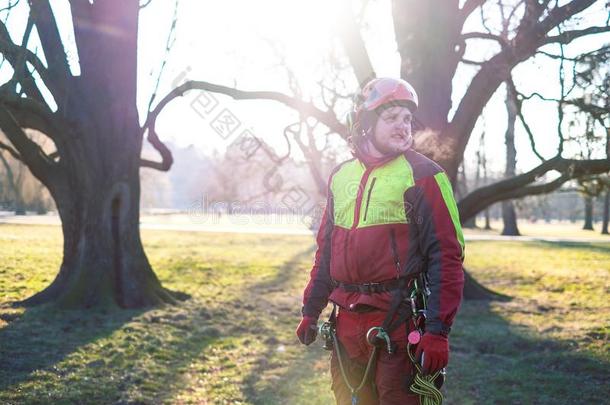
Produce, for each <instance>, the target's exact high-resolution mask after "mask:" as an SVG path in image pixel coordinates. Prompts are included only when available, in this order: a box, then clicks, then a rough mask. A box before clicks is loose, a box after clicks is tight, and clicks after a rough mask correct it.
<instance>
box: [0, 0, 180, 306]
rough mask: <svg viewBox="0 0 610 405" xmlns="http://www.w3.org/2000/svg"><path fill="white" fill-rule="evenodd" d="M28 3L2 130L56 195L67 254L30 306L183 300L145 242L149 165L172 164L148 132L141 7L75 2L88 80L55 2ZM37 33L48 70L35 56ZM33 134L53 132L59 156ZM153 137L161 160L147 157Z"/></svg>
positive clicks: (13, 51)
mask: <svg viewBox="0 0 610 405" xmlns="http://www.w3.org/2000/svg"><path fill="white" fill-rule="evenodd" d="M16 3H17V2H12V3H11V4H10V5H9V7H12V6H14V5H15V4H16ZM28 4H29V18H28V21H27V27H26V29H25V33H24V36H23V38H22V39H21V41H20V42H16V41H14V40H13V38H11V36H10V35H9V32H8V30H7V28H6V26H5V24H2V23H0V53H1V54H2V56H3V57H4V58H5V60H6V61H8V63H10V65H11V67H12V68H13V70H14V74H13V76H12V78H11V79H10V80H8V81H7V82H6V83H4V84H2V86H1V87H0V129H2V132H4V134H5V135H6V137H7V138H8V140H9V141H10V144H11V145H9V144H2V145H1V147H2V149H5V150H8V151H9V152H10V153H11V154H12V155H13V156H14V157H16V158H18V159H19V160H21V161H22V162H23V163H24V164H26V165H27V166H28V168H29V169H30V171H31V172H32V173H33V174H34V176H35V177H36V178H37V179H38V180H40V181H41V182H42V183H43V184H44V185H45V187H47V188H48V190H49V191H50V193H51V196H52V197H53V199H54V201H55V203H56V205H57V210H58V212H59V216H60V218H61V222H62V231H63V238H64V249H63V260H62V263H61V267H60V269H59V273H58V274H57V276H56V278H55V279H54V280H53V282H52V283H51V284H50V285H49V286H48V287H47V288H45V289H44V290H43V291H41V292H39V293H37V294H35V295H34V296H32V297H30V298H27V299H26V300H24V301H22V302H21V304H23V305H35V304H40V303H45V302H56V303H58V304H60V305H63V306H69V307H90V306H94V305H103V304H111V305H114V304H116V305H119V306H121V307H126V308H127V307H128V308H133V307H141V306H146V305H152V304H158V303H168V302H174V300H175V298H176V297H175V296H174V295H173V294H172V293H170V292H169V291H168V290H166V289H165V288H163V287H162V286H161V283H160V282H159V280H158V279H157V277H156V275H155V273H154V272H153V270H152V268H151V266H150V264H149V262H148V259H147V257H146V254H145V252H144V249H143V247H142V242H141V239H140V230H139V204H140V183H139V170H140V167H152V168H156V169H159V170H168V169H169V168H170V166H171V164H172V156H171V153H170V151H169V150H168V149H167V148H166V147H165V145H163V144H162V143H161V142H160V141H159V139H158V137H157V135H156V132H155V126H154V124H155V121H154V119H152V120H148V121H147V123H146V126H145V127H141V126H140V125H139V120H138V111H137V108H136V75H137V73H136V67H137V37H138V35H137V33H138V13H139V8H140V6H139V4H138V1H137V0H122V1H112V0H96V1H95V2H89V1H86V0H72V1H70V11H71V13H72V23H73V26H74V40H75V42H76V47H77V50H78V65H79V68H80V73H79V74H75V73H74V72H73V71H72V70H71V69H70V65H69V63H68V58H67V55H66V51H65V48H64V44H63V43H62V39H61V37H60V35H59V30H58V26H57V21H56V19H55V16H54V15H53V11H52V9H51V6H50V4H49V1H48V0H36V1H29V3H28ZM34 27H36V30H37V32H38V36H39V38H40V43H41V45H42V50H43V52H44V56H45V59H46V65H45V64H44V63H43V62H42V60H41V59H40V58H39V57H38V56H37V55H36V54H35V53H33V52H32V51H31V50H29V49H28V45H29V42H30V41H29V39H30V35H31V33H32V29H33V28H34ZM117 34H118V35H117ZM36 76H39V77H40V79H36V78H35V77H36ZM43 90H48V92H49V93H50V94H51V96H52V102H51V101H50V99H51V97H48V96H46V97H45V96H43V94H44V91H43ZM53 104H55V105H56V106H57V107H56V108H54V107H53ZM26 129H36V130H38V131H40V132H42V133H44V134H45V135H46V136H47V137H48V138H49V139H50V140H51V141H52V143H53V145H54V146H55V150H54V151H53V152H51V153H46V152H45V151H44V150H43V149H42V148H41V146H40V145H39V144H38V143H36V142H35V141H34V140H33V139H31V138H30V137H28V136H27V133H26ZM146 132H147V133H148V140H149V141H150V142H151V143H152V145H153V146H154V147H155V148H156V149H157V150H158V151H159V152H160V154H161V156H162V160H161V161H160V162H153V161H150V160H143V159H141V158H140V153H141V150H142V142H143V136H144V134H145V133H146Z"/></svg>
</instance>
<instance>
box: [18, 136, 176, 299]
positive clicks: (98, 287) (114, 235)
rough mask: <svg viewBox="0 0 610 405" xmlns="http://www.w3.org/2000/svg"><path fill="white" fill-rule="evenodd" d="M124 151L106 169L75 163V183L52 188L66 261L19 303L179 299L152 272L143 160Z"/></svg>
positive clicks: (91, 163) (72, 178) (93, 163)
mask: <svg viewBox="0 0 610 405" xmlns="http://www.w3.org/2000/svg"><path fill="white" fill-rule="evenodd" d="M113 138H115V139H118V138H120V137H113ZM133 139H136V138H135V137H133ZM109 146H110V145H109ZM115 146H119V145H115ZM120 147H122V148H125V147H126V145H125V142H122V144H121V145H120ZM108 149H112V147H109V148H108ZM128 149H129V148H128ZM134 150H135V149H134ZM100 155H101V156H103V155H104V154H103V153H102V154H100ZM120 155H121V154H119V153H117V160H116V161H115V162H114V164H113V170H111V171H109V172H105V173H100V172H96V171H95V167H98V165H99V164H103V163H104V162H101V161H95V160H82V161H79V162H75V163H76V165H77V167H76V169H77V170H75V171H74V172H73V173H72V175H70V178H69V181H68V183H70V184H71V186H72V187H64V186H62V185H60V186H57V187H53V188H51V192H52V195H53V197H54V199H55V202H56V204H57V209H58V212H59V216H60V218H61V222H62V232H63V239H64V249H63V261H62V264H61V267H60V270H59V273H58V275H57V276H56V278H55V280H54V281H53V282H52V283H51V284H50V285H49V286H48V287H47V288H46V289H44V290H43V291H41V292H39V293H37V294H35V295H34V296H32V297H30V298H28V299H26V300H24V301H21V302H19V303H18V304H20V305H25V306H31V305H37V304H42V303H45V302H49V301H54V302H56V303H57V304H58V305H60V306H62V307H69V308H74V307H84V308H89V307H93V306H104V305H118V306H119V307H122V308H136V307H144V306H149V305H155V304H159V303H171V302H174V299H173V297H172V296H171V294H170V293H169V292H168V291H167V290H165V289H164V288H163V287H162V286H161V284H160V282H159V280H158V279H157V277H156V275H155V273H154V272H153V271H152V268H151V266H150V264H149V262H148V259H147V257H146V254H145V253H144V249H143V246H142V241H141V239H140V229H139V201H140V185H139V177H138V167H137V162H138V159H137V157H136V156H133V158H132V159H129V158H128V156H127V154H124V155H123V157H124V159H120ZM100 160H103V159H100ZM134 163H136V164H134Z"/></svg>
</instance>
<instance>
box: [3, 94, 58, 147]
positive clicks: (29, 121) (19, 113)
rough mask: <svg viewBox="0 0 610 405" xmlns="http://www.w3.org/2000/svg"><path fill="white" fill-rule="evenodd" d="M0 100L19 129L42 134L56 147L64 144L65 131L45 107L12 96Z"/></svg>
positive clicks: (33, 101) (30, 100)
mask: <svg viewBox="0 0 610 405" xmlns="http://www.w3.org/2000/svg"><path fill="white" fill-rule="evenodd" d="M0 99H1V100H2V103H3V104H4V106H5V107H6V108H7V109H8V111H9V112H10V113H11V114H12V115H13V117H14V118H15V121H16V122H17V123H18V124H19V126H20V127H21V128H31V129H35V130H37V131H40V132H42V133H44V134H45V135H46V136H48V137H49V138H51V139H52V140H53V142H54V143H55V144H56V146H58V147H59V146H60V145H62V144H63V143H64V142H65V134H66V133H67V130H66V129H65V128H60V127H59V126H58V120H57V119H56V116H55V115H54V114H53V113H52V112H51V111H49V110H48V109H47V108H46V107H47V106H46V105H42V104H40V103H39V102H37V101H36V100H32V99H29V98H24V97H17V96H14V95H13V96H8V95H4V96H2V97H1V98H0Z"/></svg>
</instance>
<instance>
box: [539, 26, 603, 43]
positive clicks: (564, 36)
mask: <svg viewBox="0 0 610 405" xmlns="http://www.w3.org/2000/svg"><path fill="white" fill-rule="evenodd" d="M603 32H610V26H605V27H588V28H585V29H583V30H573V31H565V32H562V33H561V34H559V35H554V36H551V37H546V38H545V39H544V40H543V41H542V43H543V44H550V43H554V42H558V43H560V44H569V43H570V42H572V41H573V40H574V39H576V38H580V37H583V36H585V35H592V34H600V33H603Z"/></svg>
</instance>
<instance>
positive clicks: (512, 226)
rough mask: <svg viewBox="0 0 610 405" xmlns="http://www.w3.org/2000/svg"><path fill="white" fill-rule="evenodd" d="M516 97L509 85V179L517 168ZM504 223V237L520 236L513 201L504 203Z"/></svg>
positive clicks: (507, 171)
mask: <svg viewBox="0 0 610 405" xmlns="http://www.w3.org/2000/svg"><path fill="white" fill-rule="evenodd" d="M516 97H517V95H516V94H514V89H513V88H512V86H509V85H507V86H506V112H507V113H508V125H507V127H506V134H505V136H504V138H505V144H506V170H505V171H504V175H505V177H506V178H507V179H508V178H511V177H514V176H515V173H516V168H517V149H516V148H515V121H516V119H517V105H516V104H515V100H516ZM502 221H503V223H504V227H503V229H502V235H506V236H517V235H520V233H519V228H518V227H517V214H516V212H515V207H514V205H513V202H512V200H507V201H503V202H502Z"/></svg>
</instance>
